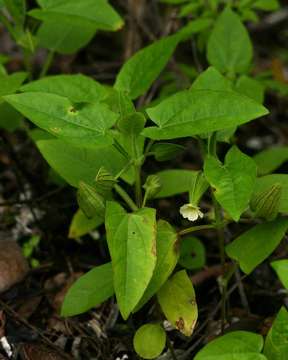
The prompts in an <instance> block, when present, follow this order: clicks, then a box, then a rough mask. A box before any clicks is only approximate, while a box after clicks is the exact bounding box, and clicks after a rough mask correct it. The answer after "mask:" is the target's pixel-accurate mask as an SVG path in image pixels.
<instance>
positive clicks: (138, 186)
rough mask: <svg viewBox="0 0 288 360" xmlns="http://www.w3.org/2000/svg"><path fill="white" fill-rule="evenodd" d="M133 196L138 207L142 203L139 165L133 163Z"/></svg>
mask: <svg viewBox="0 0 288 360" xmlns="http://www.w3.org/2000/svg"><path fill="white" fill-rule="evenodd" d="M134 169H135V198H136V203H137V206H138V207H141V205H142V189H141V166H138V165H135V167H134Z"/></svg>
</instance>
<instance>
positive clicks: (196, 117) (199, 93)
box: [142, 90, 268, 140]
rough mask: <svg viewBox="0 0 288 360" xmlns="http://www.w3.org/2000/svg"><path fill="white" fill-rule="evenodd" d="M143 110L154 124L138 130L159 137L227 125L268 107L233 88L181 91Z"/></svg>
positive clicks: (225, 126) (199, 131)
mask: <svg viewBox="0 0 288 360" xmlns="http://www.w3.org/2000/svg"><path fill="white" fill-rule="evenodd" d="M147 113H148V115H149V117H150V118H151V120H152V121H153V122H154V123H155V124H156V125H158V127H148V128H146V129H144V131H143V132H142V133H143V134H144V135H145V136H147V137H149V138H151V139H156V140H161V139H175V138H180V137H186V136H193V135H200V134H203V133H207V132H212V131H217V130H223V129H227V128H231V127H233V126H237V125H241V124H244V123H247V122H249V121H251V120H253V119H256V118H257V117H259V116H263V115H265V114H267V113H268V110H267V109H266V108H264V107H263V106H262V105H260V104H258V103H257V102H255V101H254V100H252V99H250V98H248V97H246V96H244V95H241V94H238V93H236V92H233V91H220V90H184V91H181V92H178V93H176V94H174V95H172V96H170V97H169V98H167V99H165V100H163V101H162V102H161V103H160V104H158V105H156V106H155V107H153V108H149V109H148V110H147Z"/></svg>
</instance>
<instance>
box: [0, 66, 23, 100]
mask: <svg viewBox="0 0 288 360" xmlns="http://www.w3.org/2000/svg"><path fill="white" fill-rule="evenodd" d="M26 77H27V74H26V73H24V72H16V73H14V74H12V75H0V84H1V87H0V98H2V97H3V96H5V95H10V94H14V93H15V92H16V91H17V90H18V89H19V88H20V86H21V84H22V83H23V81H24V80H25V79H26ZM1 100H2V99H1ZM1 100H0V101H1Z"/></svg>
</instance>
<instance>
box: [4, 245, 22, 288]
mask: <svg viewBox="0 0 288 360" xmlns="http://www.w3.org/2000/svg"><path fill="white" fill-rule="evenodd" d="M28 269H29V267H28V263H27V261H26V259H25V257H24V256H23V254H22V251H21V248H20V246H19V245H18V244H17V243H16V242H15V241H12V240H0V292H4V291H6V290H8V289H10V288H11V287H12V286H13V285H15V284H17V283H18V282H20V281H21V280H23V279H24V277H25V276H26V275H27V272H28Z"/></svg>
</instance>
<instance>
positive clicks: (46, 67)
mask: <svg viewBox="0 0 288 360" xmlns="http://www.w3.org/2000/svg"><path fill="white" fill-rule="evenodd" d="M54 54H55V52H54V51H53V50H50V51H49V53H48V55H47V56H46V59H45V62H44V64H43V67H42V70H41V72H40V75H39V79H41V78H42V77H44V76H45V75H46V74H47V72H48V70H49V68H50V66H51V64H52V61H53V59H54Z"/></svg>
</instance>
